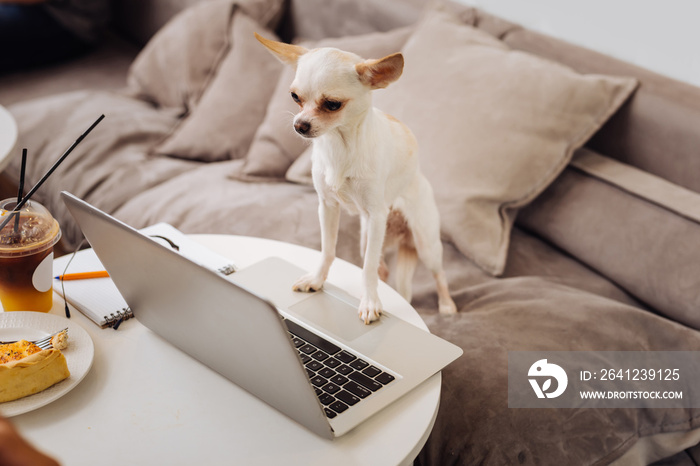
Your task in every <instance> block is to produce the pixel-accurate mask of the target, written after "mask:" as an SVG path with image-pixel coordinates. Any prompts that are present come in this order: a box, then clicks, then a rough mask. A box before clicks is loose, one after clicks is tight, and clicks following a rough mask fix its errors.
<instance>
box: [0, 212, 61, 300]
mask: <svg viewBox="0 0 700 466" xmlns="http://www.w3.org/2000/svg"><path fill="white" fill-rule="evenodd" d="M16 205H17V200H16V199H5V200H3V201H0V222H2V221H4V220H5V219H6V218H7V217H8V216H9V215H12V216H13V217H12V218H11V219H10V221H9V222H8V223H7V225H5V226H4V227H3V229H2V231H0V302H1V303H2V307H3V310H4V311H5V312H8V311H37V312H49V311H50V310H51V307H52V306H53V290H52V288H51V285H52V280H53V247H54V245H55V244H56V243H57V242H58V240H59V239H60V238H61V229H60V227H59V226H58V222H57V221H56V220H55V219H54V218H53V217H52V216H51V214H50V213H49V211H48V210H47V209H46V208H45V207H44V206H42V205H41V204H39V203H38V202H35V201H31V200H30V201H28V202H27V203H26V204H25V205H24V206H23V207H22V209H21V210H20V213H19V215H17V214H12V209H14V207H15V206H16Z"/></svg>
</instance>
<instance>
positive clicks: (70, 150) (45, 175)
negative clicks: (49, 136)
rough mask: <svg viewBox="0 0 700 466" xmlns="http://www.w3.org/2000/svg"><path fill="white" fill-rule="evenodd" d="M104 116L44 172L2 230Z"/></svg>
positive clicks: (13, 211) (8, 218) (13, 210)
mask: <svg viewBox="0 0 700 466" xmlns="http://www.w3.org/2000/svg"><path fill="white" fill-rule="evenodd" d="M104 117H105V116H104V115H100V117H99V118H98V119H97V120H95V122H94V123H93V124H92V125H90V127H89V128H88V129H87V130H86V131H85V132H84V133H83V134H81V135H80V137H79V138H78V139H76V140H75V142H74V143H73V144H72V145H71V146H70V147H69V148H68V149H67V150H66V151H65V152H64V153H63V155H62V156H61V157H60V158H59V159H58V160H57V161H56V163H54V164H53V166H52V167H51V168H49V170H48V171H47V172H46V173H44V176H42V177H41V179H40V180H39V181H38V182H37V184H35V185H34V187H33V188H32V189H30V190H29V192H28V193H27V195H26V196H24V198H22V200H21V201H20V202H18V203H17V205H16V206H15V208H14V209H12V212H11V214H10V215H8V217H7V218H6V219H5V220H3V221H2V223H0V231H1V230H2V229H3V228H5V225H7V224H8V222H9V221H10V219H11V218H12V217H13V216H14V215H18V214H17V212H19V210H20V209H22V207H24V204H26V203H27V201H28V200H29V198H30V197H32V196H33V195H34V193H35V192H37V190H38V189H39V188H41V185H42V184H44V182H45V181H46V180H47V179H48V177H49V176H51V174H52V173H53V172H54V171H55V170H56V169H57V168H58V166H59V165H60V164H61V162H63V161H64V160H65V159H66V157H68V155H69V154H70V153H71V152H73V149H75V147H76V146H77V145H78V144H80V143H81V142H82V141H83V139H85V136H87V135H88V134H89V133H90V131H92V130H93V129H94V128H95V126H97V124H98V123H99V122H101V121H102V120H103V119H104Z"/></svg>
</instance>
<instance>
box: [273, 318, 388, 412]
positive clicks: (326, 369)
mask: <svg viewBox="0 0 700 466" xmlns="http://www.w3.org/2000/svg"><path fill="white" fill-rule="evenodd" d="M285 323H286V324H287V329H288V330H289V333H290V336H291V337H292V342H294V346H295V347H296V349H297V352H298V353H299V356H300V357H301V361H302V363H303V364H304V366H305V367H306V373H307V374H308V376H309V380H310V381H311V384H312V385H313V386H314V389H315V390H316V396H318V399H319V401H320V402H321V404H322V405H323V406H324V410H325V412H326V416H327V417H328V418H331V419H332V418H334V417H336V416H337V415H338V414H340V413H342V412H343V411H345V410H347V409H348V408H349V407H350V406H354V405H356V404H357V403H359V402H360V401H362V400H364V399H365V398H367V397H368V396H370V395H372V393H374V392H376V391H377V390H380V389H381V388H382V387H384V386H385V385H388V384H390V383H391V382H393V381H394V379H395V377H394V376H393V375H391V374H389V373H388V372H384V371H382V370H381V369H379V368H378V367H375V366H373V365H371V364H370V363H368V362H367V361H365V360H364V359H362V358H360V357H358V356H356V355H354V354H352V353H350V352H349V351H346V350H343V349H342V348H340V347H339V346H337V345H335V344H334V343H331V342H330V341H328V340H326V339H325V338H323V337H321V336H319V335H316V334H315V333H312V332H310V331H308V330H307V329H305V328H304V327H302V326H300V325H298V324H296V323H295V322H292V321H291V320H289V319H285Z"/></svg>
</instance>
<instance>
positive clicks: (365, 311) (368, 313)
mask: <svg viewBox="0 0 700 466" xmlns="http://www.w3.org/2000/svg"><path fill="white" fill-rule="evenodd" d="M357 314H358V315H359V316H360V320H361V321H362V322H364V323H365V325H369V324H370V323H371V322H374V321H375V320H378V319H379V316H381V315H382V303H381V301H379V298H376V299H368V298H362V301H360V308H359V309H358V310H357Z"/></svg>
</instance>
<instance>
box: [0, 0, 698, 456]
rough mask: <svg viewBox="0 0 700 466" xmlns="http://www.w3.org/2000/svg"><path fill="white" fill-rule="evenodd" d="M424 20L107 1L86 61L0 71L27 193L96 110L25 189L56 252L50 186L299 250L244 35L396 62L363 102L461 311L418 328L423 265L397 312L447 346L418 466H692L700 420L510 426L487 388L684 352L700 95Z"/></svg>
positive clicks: (310, 7) (610, 62)
mask: <svg viewBox="0 0 700 466" xmlns="http://www.w3.org/2000/svg"><path fill="white" fill-rule="evenodd" d="M188 3H189V4H192V5H194V6H193V7H191V8H185V7H187V6H189V5H188ZM422 3H423V2H421V1H419V0H411V1H399V0H392V1H384V0H382V1H380V0H335V1H333V2H328V1H327V0H291V2H284V1H282V0H279V1H276V0H240V2H236V1H234V0H210V1H207V2H195V1H191V2H176V1H173V0H168V1H166V0H150V1H145V2H144V1H137V0H130V1H117V2H116V4H115V24H114V30H113V31H112V32H111V33H110V35H109V40H108V41H107V42H106V43H105V44H104V45H103V46H102V48H101V49H99V50H96V51H95V52H94V53H93V54H91V55H89V56H86V57H82V58H80V59H77V60H75V61H73V62H71V63H66V64H62V65H59V66H56V67H53V68H50V69H44V70H36V71H33V72H29V73H22V74H16V75H11V76H3V77H0V104H3V105H5V106H7V107H9V109H10V111H11V112H12V113H13V114H14V115H15V117H16V119H17V122H18V126H19V130H20V133H21V134H20V140H19V144H18V147H27V148H28V149H29V153H30V166H29V169H28V177H29V182H32V181H36V179H37V178H38V177H39V176H40V175H41V173H43V171H44V170H45V169H46V168H47V167H48V166H49V165H50V164H51V163H52V162H53V160H55V159H56V158H57V157H58V156H59V155H60V153H62V151H63V149H65V148H66V147H67V146H68V145H69V144H70V143H71V142H72V141H73V140H74V139H75V138H76V137H77V135H79V134H80V133H81V132H82V130H83V129H85V128H86V127H87V126H88V125H89V124H90V123H91V122H92V121H93V120H94V119H95V118H96V117H97V116H98V115H99V114H101V113H104V114H105V115H106V116H107V118H106V119H105V120H104V122H103V123H102V124H101V125H100V126H99V127H98V128H97V129H96V130H95V132H94V134H91V135H90V136H89V137H88V138H86V140H85V141H84V142H83V143H82V144H81V145H80V146H79V148H78V149H77V150H76V151H75V152H74V153H73V154H72V155H71V157H70V158H69V159H68V160H67V161H66V162H65V163H64V165H63V166H62V167H61V169H59V170H58V171H57V172H56V174H55V175H54V176H53V177H52V178H51V179H50V180H49V182H47V184H46V185H45V187H43V188H42V190H41V191H39V192H38V193H37V198H38V199H39V200H40V201H42V202H43V203H45V204H46V205H47V206H48V207H49V208H50V209H51V211H52V212H53V213H54V214H55V215H56V216H57V218H58V219H59V221H60V223H61V226H62V229H63V231H64V243H63V247H64V248H65V249H67V250H70V249H71V248H73V247H75V246H76V245H77V243H78V242H79V240H80V233H79V230H78V228H77V227H76V225H75V224H74V222H73V221H72V219H71V218H70V216H69V215H68V213H67V211H66V209H65V208H64V206H62V205H61V203H60V200H59V199H58V197H57V195H56V194H57V192H59V191H60V190H63V189H66V190H68V191H71V192H72V193H74V194H76V195H78V196H80V197H82V198H84V199H86V200H87V201H89V202H91V203H93V204H95V205H96V206H98V207H100V208H102V209H104V210H106V211H108V212H110V213H112V214H114V215H115V216H116V217H118V218H120V219H122V220H124V221H126V222H128V223H130V224H132V225H133V226H135V227H143V226H146V225H148V224H152V223H155V222H158V221H165V222H169V223H171V224H173V225H175V226H176V227H178V228H179V229H181V230H182V231H184V232H186V233H230V234H240V235H251V236H261V237H267V238H273V239H279V240H284V241H289V242H293V243H297V244H302V245H305V246H309V247H312V248H317V249H318V248H319V247H320V233H319V227H318V220H317V218H316V215H317V214H316V203H317V200H316V195H315V193H314V191H313V188H312V187H311V186H309V164H310V158H309V157H310V155H309V151H308V149H307V147H306V146H305V145H304V143H303V142H301V141H300V139H298V138H296V136H295V135H294V134H293V133H292V131H291V125H290V124H289V121H290V113H289V112H290V111H293V109H294V107H293V104H292V107H291V109H290V102H291V99H289V97H288V96H287V95H286V93H287V88H288V85H289V82H290V81H291V76H292V75H291V71H290V70H286V69H284V68H283V67H282V65H280V64H277V63H276V62H274V61H271V60H270V57H269V56H267V55H265V53H264V51H263V50H262V48H261V47H258V46H257V44H256V43H255V42H254V39H253V38H252V33H251V31H252V30H255V31H258V32H260V33H262V34H266V35H268V36H270V37H272V36H273V34H276V35H277V36H278V37H279V38H280V39H282V40H287V41H290V40H297V41H302V43H304V44H306V45H307V46H308V47H314V46H319V45H328V46H337V47H340V48H345V49H348V50H354V51H357V52H358V53H360V52H361V53H363V54H367V57H368V58H369V57H370V54H371V57H372V58H376V57H378V56H379V55H381V54H388V53H391V52H392V51H403V53H404V55H405V57H406V70H405V72H404V76H403V77H402V78H401V79H400V80H399V82H398V83H396V84H395V85H392V86H391V87H390V88H388V89H387V90H386V91H379V92H378V93H377V94H376V98H375V102H376V104H377V105H378V106H380V107H381V108H382V109H384V110H387V111H389V112H390V113H392V114H394V115H396V116H397V117H399V118H400V119H402V120H403V121H404V122H406V123H407V124H409V126H410V127H411V128H412V129H413V130H414V132H415V133H416V135H417V137H418V140H419V145H420V147H421V166H422V168H423V170H424V172H425V173H426V175H427V176H428V178H429V179H430V180H431V182H432V184H433V187H434V189H435V191H436V197H437V199H438V203H439V205H440V210H441V215H442V224H443V237H444V247H445V263H446V269H447V274H448V278H449V281H450V286H451V290H452V295H453V297H454V299H455V301H456V303H457V305H458V307H459V309H460V312H459V314H458V315H457V316H455V317H449V318H446V317H443V316H440V315H439V314H438V313H437V310H436V308H437V305H436V293H435V290H434V285H433V281H432V278H431V277H429V273H428V272H427V270H425V269H424V268H422V267H419V270H418V271H417V275H416V278H415V281H414V282H415V283H414V299H413V305H414V306H415V307H416V309H417V310H418V311H419V312H420V313H421V315H422V317H423V318H424V319H425V321H426V323H427V324H428V326H429V327H430V329H431V331H432V332H433V333H436V334H438V335H440V336H442V337H443V338H446V339H448V340H450V341H452V342H454V343H455V344H458V345H459V346H461V347H462V348H463V349H464V352H465V354H464V356H463V357H462V358H461V359H460V360H458V361H457V362H455V363H454V364H452V365H451V366H449V367H448V368H447V369H446V370H445V371H444V373H443V396H442V400H441V406H440V411H439V414H438V418H437V420H436V424H435V428H434V430H433V433H432V435H431V437H430V438H429V439H428V441H427V444H426V445H425V447H424V449H423V450H422V452H421V453H420V455H419V457H418V458H417V460H416V463H417V464H434V465H445V464H493V465H501V464H532V465H535V464H538V465H539V464H552V465H560V464H611V463H613V462H615V461H619V462H621V464H648V463H651V462H654V461H660V460H662V461H663V462H662V463H658V464H675V465H685V464H696V463H697V461H698V459H699V458H700V453H698V452H697V451H696V450H694V449H693V448H691V447H693V446H694V445H695V444H697V443H698V442H699V441H700V431H699V430H698V429H699V428H700V418H699V416H700V410H698V409H691V408H688V409H632V408H615V409H591V408H588V409H576V408H567V409H555V408H549V409H510V408H508V398H507V388H508V352H509V351H525V350H529V351H535V350H539V351H593V350H610V351H613V350H615V351H641V350H656V351H679V350H686V351H698V350H700V333H699V332H698V329H700V314H698V310H697V309H698V304H700V293H699V292H698V290H699V289H700V286H699V285H700V273H698V272H699V268H700V253H699V252H698V248H697V245H698V244H699V239H700V235H699V232H700V225H698V223H699V222H700V209H698V207H697V206H698V205H700V203H698V202H697V201H698V199H700V197H698V196H700V195H699V194H698V192H700V178H699V177H698V176H697V173H698V172H699V171H700V158H698V157H697V154H696V151H697V149H696V148H697V147H699V146H700V135H698V132H697V131H696V128H697V127H698V124H699V123H700V89H698V88H696V87H693V86H690V85H687V84H683V83H680V82H677V81H674V80H671V79H668V78H666V77H663V76H660V75H658V74H654V73H652V72H649V71H646V70H644V69H640V68H638V67H635V66H632V65H629V64H626V63H623V62H620V61H618V60H615V59H613V58H610V57H607V56H604V55H601V54H599V53H596V52H592V51H589V50H584V49H581V48H578V47H575V46H572V45H570V44H566V43H563V42H561V41H558V40H556V39H553V38H551V37H546V36H543V35H541V34H538V33H536V32H533V31H529V30H527V29H524V28H522V27H520V26H518V25H516V24H512V23H510V22H507V21H504V20H502V19H499V18H496V17H493V16H491V15H488V14H485V13H483V12H482V11H479V10H477V9H474V8H471V7H467V6H464V5H460V4H454V3H447V4H442V5H441V6H440V7H437V8H436V7H431V8H429V9H428V10H426V7H425V6H424V5H423V4H422ZM181 9H184V10H185V11H183V12H182V13H178V14H176V13H177V12H178V11H179V10H181ZM171 18H172V19H171ZM166 22H167V24H166ZM156 30H159V32H158V33H157V34H155V32H156ZM154 34H155V35H154ZM146 42H147V45H146V46H145V47H143V48H142V47H141V46H140V45H133V44H145V43H146ZM261 52H262V53H261ZM543 84H544V85H543ZM17 174H18V163H17V162H16V161H14V162H13V163H12V164H11V165H10V167H9V168H8V169H7V170H6V171H5V172H4V173H3V175H2V176H3V178H2V180H3V181H2V188H3V190H4V192H5V193H7V194H8V195H10V194H11V193H13V190H14V189H15V188H14V186H13V183H14V182H15V181H16V179H17ZM358 224H359V222H358V219H357V218H356V217H351V216H349V215H343V216H342V224H341V237H340V244H339V247H338V253H339V256H340V257H342V258H344V259H347V260H349V261H352V262H354V263H356V264H360V263H361V258H360V254H359V239H358V238H359V225H358ZM388 259H389V262H391V260H392V257H388ZM127 324H128V323H127ZM119 331H129V330H128V325H126V324H125V326H123V327H122V328H120V330H119Z"/></svg>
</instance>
